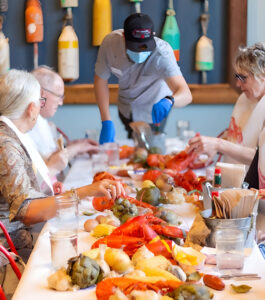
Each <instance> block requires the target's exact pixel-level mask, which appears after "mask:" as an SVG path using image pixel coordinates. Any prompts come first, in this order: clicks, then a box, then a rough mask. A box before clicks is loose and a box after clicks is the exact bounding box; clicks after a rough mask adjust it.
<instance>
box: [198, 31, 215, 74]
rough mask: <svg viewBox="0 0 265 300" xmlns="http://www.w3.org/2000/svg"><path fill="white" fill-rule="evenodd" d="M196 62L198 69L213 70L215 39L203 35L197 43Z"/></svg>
mask: <svg viewBox="0 0 265 300" xmlns="http://www.w3.org/2000/svg"><path fill="white" fill-rule="evenodd" d="M195 59H196V62H195V69H196V70H197V71H211V70H213V67H214V50H213V41H212V40H211V39H209V38H208V37H207V36H205V35H203V36H202V37H201V38H200V39H199V41H198V42H197V45H196V58H195Z"/></svg>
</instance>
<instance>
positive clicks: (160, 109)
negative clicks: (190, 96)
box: [152, 98, 173, 124]
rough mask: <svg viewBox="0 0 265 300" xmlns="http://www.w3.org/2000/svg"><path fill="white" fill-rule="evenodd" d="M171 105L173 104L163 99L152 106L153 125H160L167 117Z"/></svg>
mask: <svg viewBox="0 0 265 300" xmlns="http://www.w3.org/2000/svg"><path fill="white" fill-rule="evenodd" d="M172 105H173V102H172V101H170V100H169V99H167V98H163V99H161V100H160V101H159V102H157V103H156V104H154V105H153V109H152V120H153V123H154V124H158V123H161V121H163V120H164V119H165V118H166V117H167V115H168V113H169V111H170V109H171V107H172Z"/></svg>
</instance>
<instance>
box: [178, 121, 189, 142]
mask: <svg viewBox="0 0 265 300" xmlns="http://www.w3.org/2000/svg"><path fill="white" fill-rule="evenodd" d="M189 129H190V122H189V121H187V120H179V121H177V136H178V137H179V138H180V139H183V131H184V130H189Z"/></svg>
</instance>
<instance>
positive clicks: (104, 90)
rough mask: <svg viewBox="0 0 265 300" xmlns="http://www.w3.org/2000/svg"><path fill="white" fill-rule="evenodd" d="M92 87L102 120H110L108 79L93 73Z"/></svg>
mask: <svg viewBox="0 0 265 300" xmlns="http://www.w3.org/2000/svg"><path fill="white" fill-rule="evenodd" d="M94 88H95V94H96V101H97V104H98V107H99V111H100V116H101V120H102V121H106V120H110V112H109V87H108V81H107V80H104V79H102V78H100V77H99V76H97V75H95V78H94Z"/></svg>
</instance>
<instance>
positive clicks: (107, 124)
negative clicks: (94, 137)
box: [99, 120, 115, 144]
mask: <svg viewBox="0 0 265 300" xmlns="http://www.w3.org/2000/svg"><path fill="white" fill-rule="evenodd" d="M114 138H115V127H114V124H113V122H112V121H111V120H106V121H103V122H102V129H101V132H100V137H99V143H100V144H104V143H112V142H114Z"/></svg>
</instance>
